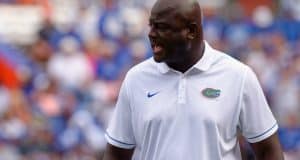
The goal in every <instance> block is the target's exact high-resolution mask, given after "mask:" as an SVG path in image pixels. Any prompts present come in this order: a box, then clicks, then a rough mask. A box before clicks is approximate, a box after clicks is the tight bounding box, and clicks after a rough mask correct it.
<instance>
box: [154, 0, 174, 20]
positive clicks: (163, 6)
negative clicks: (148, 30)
mask: <svg viewBox="0 0 300 160" xmlns="http://www.w3.org/2000/svg"><path fill="white" fill-rule="evenodd" d="M178 11H179V5H178V4H175V3H170V2H169V1H164V0H161V1H158V2H157V3H155V5H154V6H153V8H152V10H151V19H159V18H166V17H170V16H174V15H176V14H178V13H179V12H178Z"/></svg>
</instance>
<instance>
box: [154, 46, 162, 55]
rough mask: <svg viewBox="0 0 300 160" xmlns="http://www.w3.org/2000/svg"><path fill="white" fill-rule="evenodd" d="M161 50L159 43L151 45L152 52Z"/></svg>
mask: <svg viewBox="0 0 300 160" xmlns="http://www.w3.org/2000/svg"><path fill="white" fill-rule="evenodd" d="M162 50H163V48H162V47H161V46H160V45H154V46H153V52H154V53H159V52H161V51H162Z"/></svg>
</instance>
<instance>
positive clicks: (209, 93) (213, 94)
mask: <svg viewBox="0 0 300 160" xmlns="http://www.w3.org/2000/svg"><path fill="white" fill-rule="evenodd" d="M202 94H203V96H205V97H207V98H217V97H219V96H220V95H221V90H219V89H213V88H206V89H204V90H203V91H202Z"/></svg>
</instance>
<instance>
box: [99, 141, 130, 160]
mask: <svg viewBox="0 0 300 160" xmlns="http://www.w3.org/2000/svg"><path fill="white" fill-rule="evenodd" d="M132 153H133V149H129V150H128V149H122V148H117V147H114V146H112V145H110V144H107V147H106V150H105V152H104V157H103V160H131V156H132Z"/></svg>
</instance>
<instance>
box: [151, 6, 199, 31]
mask: <svg viewBox="0 0 300 160" xmlns="http://www.w3.org/2000/svg"><path fill="white" fill-rule="evenodd" d="M170 13H176V15H177V18H181V19H182V20H184V21H186V22H190V23H195V24H197V25H199V26H201V24H202V12H201V8H200V5H199V2H198V1H197V0H157V2H156V3H155V5H154V7H153V8H152V14H157V15H158V16H164V15H168V14H170Z"/></svg>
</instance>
